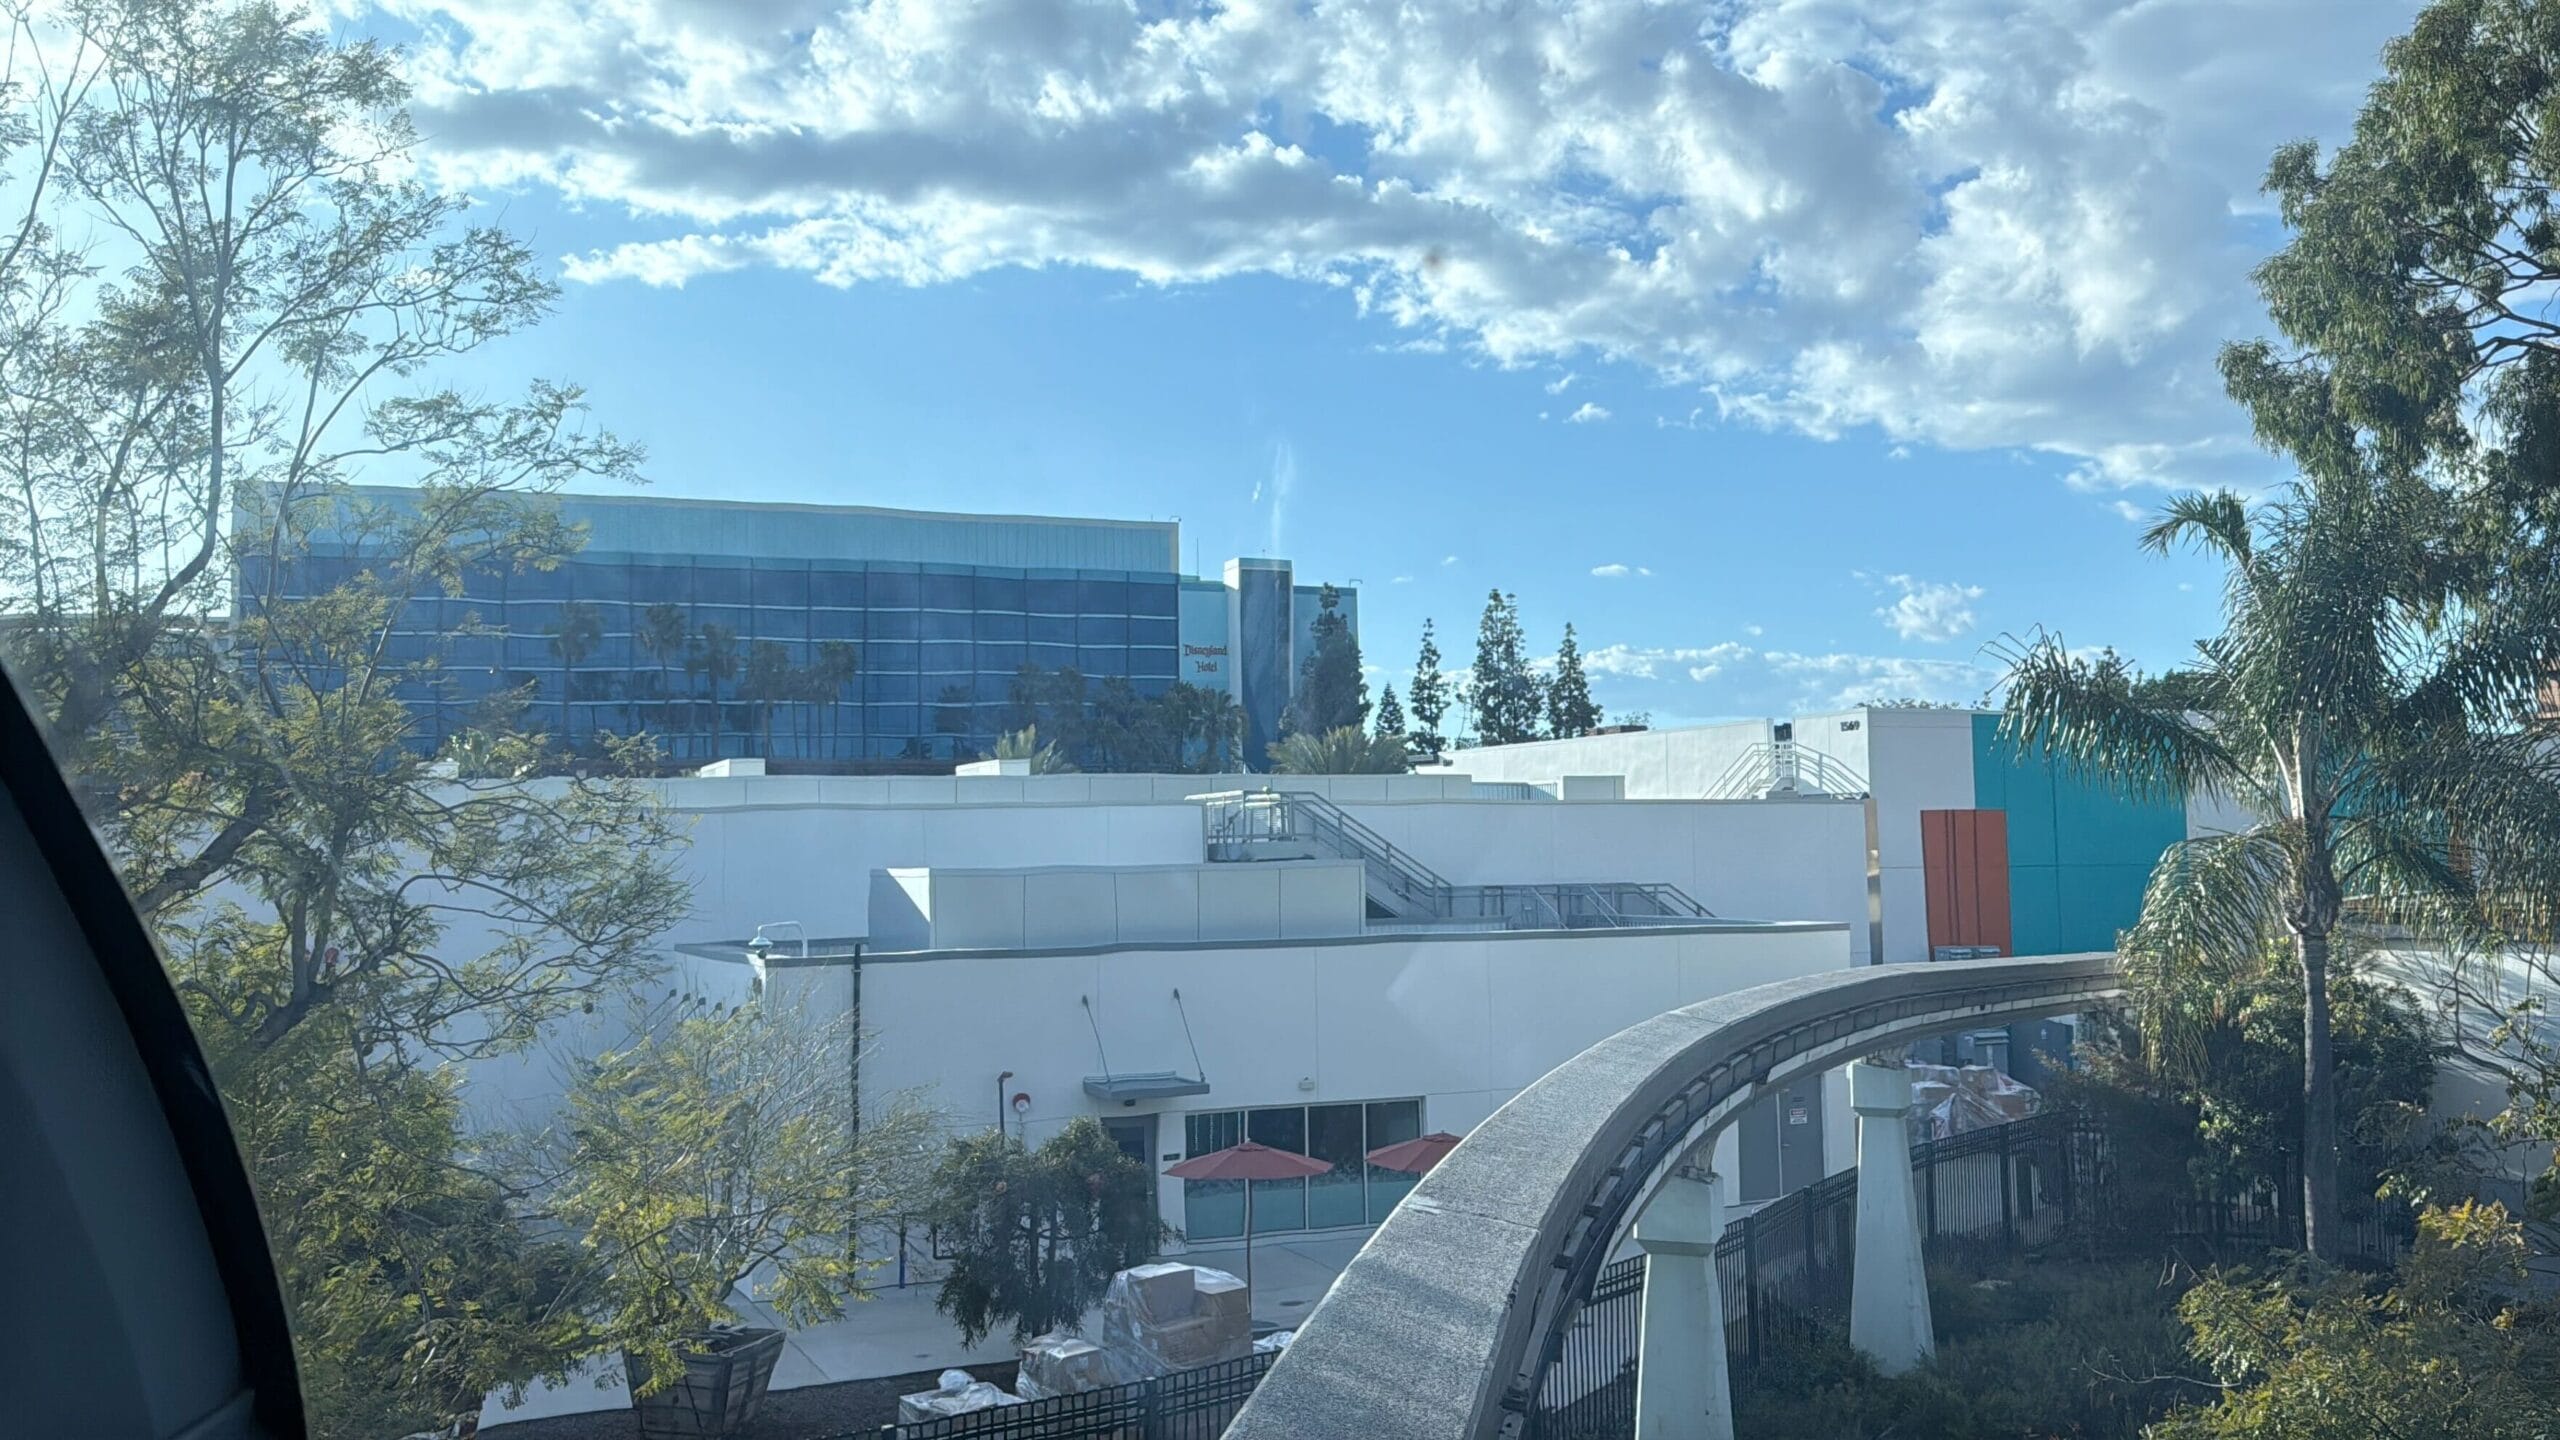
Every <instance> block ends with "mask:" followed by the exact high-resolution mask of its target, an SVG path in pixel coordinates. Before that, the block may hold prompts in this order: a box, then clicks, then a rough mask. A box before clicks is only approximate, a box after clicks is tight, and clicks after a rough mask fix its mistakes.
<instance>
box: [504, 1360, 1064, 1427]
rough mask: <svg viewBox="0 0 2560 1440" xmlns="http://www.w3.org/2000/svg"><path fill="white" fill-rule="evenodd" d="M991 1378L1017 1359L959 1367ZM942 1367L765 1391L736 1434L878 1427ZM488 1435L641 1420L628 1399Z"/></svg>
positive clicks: (1001, 1380) (1008, 1384)
mask: <svg viewBox="0 0 2560 1440" xmlns="http://www.w3.org/2000/svg"><path fill="white" fill-rule="evenodd" d="M958 1368H960V1369H963V1370H966V1371H968V1372H969V1373H970V1374H972V1375H975V1376H977V1377H978V1378H979V1379H981V1380H984V1381H987V1382H989V1383H990V1384H995V1385H1001V1386H1003V1387H1005V1388H1006V1389H1008V1390H1010V1389H1012V1388H1013V1371H1014V1362H1012V1361H1010V1360H1005V1361H999V1362H997V1363H996V1364H993V1365H963V1366H960V1367H958ZM941 1377H942V1372H941V1371H940V1370H918V1371H916V1372H915V1373H913V1374H910V1375H892V1376H889V1377H888V1378H886V1379H883V1380H848V1381H845V1382H844V1383H842V1384H839V1385H803V1386H801V1387H799V1388H798V1389H796V1390H776V1391H773V1392H771V1393H769V1394H767V1395H766V1396H765V1397H764V1408H763V1409H762V1410H761V1411H759V1412H757V1414H756V1418H755V1423H754V1424H752V1425H749V1426H748V1427H747V1428H745V1429H743V1430H740V1431H738V1432H737V1440H820V1437H822V1436H835V1435H860V1434H868V1433H870V1432H874V1431H877V1430H878V1429H879V1428H880V1427H881V1426H883V1425H887V1424H891V1423H893V1422H895V1421H896V1420H897V1418H898V1397H899V1396H901V1395H913V1394H914V1393H916V1392H917V1391H919V1390H930V1389H932V1388H933V1387H934V1385H935V1383H936V1382H938V1381H939V1380H940V1379H941ZM480 1433H481V1434H482V1435H484V1436H487V1437H489V1440H632V1437H633V1436H635V1435H637V1434H639V1433H640V1423H639V1421H638V1420H637V1419H635V1418H634V1417H633V1415H632V1413H631V1408H630V1407H629V1406H628V1405H617V1406H615V1407H614V1408H613V1409H610V1410H598V1411H595V1412H593V1413H591V1414H586V1415H555V1416H552V1417H551V1418H549V1419H547V1420H516V1421H511V1422H508V1423H506V1424H502V1425H484V1426H482V1427H480Z"/></svg>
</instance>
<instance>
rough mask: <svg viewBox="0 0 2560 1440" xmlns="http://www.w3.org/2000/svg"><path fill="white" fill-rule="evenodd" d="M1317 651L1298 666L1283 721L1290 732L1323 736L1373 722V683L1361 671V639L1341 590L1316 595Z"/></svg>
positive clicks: (1328, 586) (1326, 587) (1326, 591)
mask: <svg viewBox="0 0 2560 1440" xmlns="http://www.w3.org/2000/svg"><path fill="white" fill-rule="evenodd" d="M1310 628H1311V629H1312V631H1313V632H1314V641H1315V648H1314V649H1313V650H1311V651H1310V652H1309V653H1308V655H1307V658H1306V660H1305V661H1304V662H1303V663H1302V664H1300V665H1299V667H1298V693H1297V694H1296V695H1295V696H1293V697H1291V699H1290V701H1289V712H1288V714H1287V715H1286V716H1285V717H1283V721H1284V726H1285V728H1286V729H1288V730H1290V731H1294V732H1299V733H1305V734H1313V735H1321V734H1324V733H1325V732H1326V731H1329V730H1339V729H1341V728H1342V727H1343V726H1345V725H1350V726H1355V727H1356V726H1360V725H1365V724H1367V723H1368V720H1369V681H1368V678H1367V677H1366V676H1364V675H1363V674H1361V672H1360V637H1359V636H1357V635H1355V634H1353V633H1352V631H1351V621H1350V619H1349V617H1347V616H1345V615H1344V614H1343V613H1342V592H1341V591H1340V590H1337V589H1335V588H1334V587H1333V586H1331V585H1327V586H1325V587H1324V588H1323V589H1322V590H1320V591H1318V592H1317V594H1316V618H1315V623H1314V625H1313V626H1311V627H1310Z"/></svg>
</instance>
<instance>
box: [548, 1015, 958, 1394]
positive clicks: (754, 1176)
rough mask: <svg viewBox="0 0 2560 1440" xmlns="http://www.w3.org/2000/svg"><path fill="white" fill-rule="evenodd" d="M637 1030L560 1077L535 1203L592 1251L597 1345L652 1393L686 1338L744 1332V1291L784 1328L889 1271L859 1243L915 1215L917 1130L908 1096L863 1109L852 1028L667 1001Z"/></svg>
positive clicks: (676, 1364)
mask: <svg viewBox="0 0 2560 1440" xmlns="http://www.w3.org/2000/svg"><path fill="white" fill-rule="evenodd" d="M631 1029H632V1039H631V1040H630V1041H629V1042H628V1043H626V1044H623V1045H620V1046H617V1047H614V1048H612V1049H609V1050H607V1051H604V1052H603V1053H601V1054H599V1055H597V1056H595V1057H594V1058H593V1059H592V1060H590V1061H587V1062H585V1063H584V1064H583V1065H582V1066H580V1067H578V1069H577V1072H576V1074H575V1075H574V1077H573V1078H571V1080H570V1082H569V1084H568V1087H567V1093H568V1112H567V1116H566V1118H565V1122H564V1123H562V1124H560V1125H556V1126H553V1127H551V1128H550V1129H549V1130H548V1131H546V1132H545V1142H546V1143H545V1150H544V1155H543V1158H544V1159H545V1160H546V1161H547V1162H548V1170H547V1175H546V1179H547V1188H546V1192H545V1193H546V1195H547V1198H548V1199H549V1201H550V1206H551V1213H552V1215H553V1217H554V1218H556V1219H557V1220H559V1221H560V1222H561V1223H562V1224H564V1225H565V1226H567V1228H568V1230H569V1232H570V1233H571V1234H574V1235H575V1236H576V1237H577V1240H578V1244H579V1246H580V1248H581V1249H582V1250H583V1251H585V1252H586V1255H587V1260H588V1264H587V1270H588V1278H587V1280H586V1284H585V1288H584V1290H583V1292H582V1295H581V1298H582V1300H584V1302H585V1304H586V1308H587V1311H588V1314H589V1318H590V1320H591V1322H592V1323H593V1324H594V1326H595V1327H596V1333H595V1339H594V1341H593V1343H595V1344H599V1345H605V1346H611V1347H615V1348H618V1349H620V1350H622V1351H623V1352H624V1353H625V1354H626V1355H629V1356H631V1357H632V1358H633V1359H635V1360H637V1361H639V1362H641V1363H642V1364H643V1365H644V1366H645V1367H646V1370H647V1372H648V1375H649V1379H648V1380H647V1381H646V1382H645V1384H644V1389H655V1388H658V1387H661V1386H663V1385H665V1384H668V1383H670V1382H672V1381H673V1380H674V1379H675V1377H676V1376H677V1375H678V1374H679V1373H681V1360H680V1355H681V1353H682V1351H683V1349H684V1348H685V1346H686V1343H687V1341H688V1339H689V1338H690V1337H692V1336H694V1335H697V1334H699V1333H700V1332H701V1331H703V1330H705V1329H707V1328H709V1327H710V1326H712V1325H715V1324H723V1323H732V1322H735V1321H736V1320H737V1319H738V1318H739V1312H738V1310H737V1308H736V1305H735V1301H736V1299H737V1298H738V1295H739V1293H740V1291H741V1290H742V1289H743V1288H744V1287H745V1286H746V1285H747V1283H748V1281H749V1280H750V1279H751V1278H754V1277H758V1276H762V1277H763V1279H762V1281H761V1283H760V1284H759V1286H758V1288H757V1291H756V1297H755V1298H756V1299H757V1300H759V1301H760V1302H762V1303H763V1304H765V1305H766V1306H769V1307H770V1308H771V1309H772V1310H773V1312H774V1313H775V1314H777V1315H779V1316H781V1317H782V1318H783V1320H785V1321H786V1322H788V1323H789V1324H792V1325H795V1326H806V1325H811V1324H815V1323H817V1322H819V1321H822V1320H829V1319H833V1318H835V1317H837V1316H839V1315H842V1314H843V1313H844V1307H845V1302H846V1300H847V1299H848V1298H852V1297H856V1296H858V1295H860V1294H861V1290H860V1282H861V1278H862V1276H863V1274H864V1273H865V1272H866V1271H867V1270H870V1269H873V1268H876V1267H877V1266H879V1265H880V1264H882V1263H884V1262H883V1261H882V1260H880V1259H878V1258H865V1257H864V1255H863V1253H862V1250H861V1247H860V1245H859V1243H858V1241H859V1239H860V1237H861V1235H862V1234H863V1232H864V1231H865V1230H866V1229H868V1228H872V1227H878V1226H885V1225H887V1224H890V1223H893V1222H894V1221H895V1219H896V1217H898V1216H901V1215H905V1214H909V1213H912V1212H913V1211H914V1209H915V1208H916V1207H917V1206H918V1205H919V1204H920V1203H921V1194H922V1191H921V1188H920V1186H921V1181H922V1179H923V1175H922V1168H923V1167H922V1158H923V1156H924V1153H925V1150H924V1145H925V1133H926V1131H925V1124H924V1118H923V1116H922V1115H921V1114H920V1113H919V1112H918V1111H916V1110H915V1109H914V1108H913V1107H912V1106H911V1105H909V1104H907V1103H905V1102H904V1101H902V1100H901V1101H896V1102H892V1103H890V1104H887V1105H881V1104H877V1103H874V1104H872V1105H870V1106H867V1107H864V1106H861V1105H859V1104H858V1103H857V1098H856V1096H855V1094H854V1091H853V1087H852V1085H851V1084H850V1083H849V1081H848V1079H847V1076H848V1075H849V1074H850V1072H851V1065H852V1060H853V1052H854V1048H855V1045H856V1043H857V1036H856V1034H855V1032H854V1030H853V1028H852V1026H851V1024H850V1023H849V1021H847V1022H825V1021H818V1020H813V1019H809V1018H807V1017H804V1016H802V1015H800V1014H799V1013H797V1012H795V1011H791V1010H785V1009H768V1008H767V1007H766V1006H765V1005H763V1004H762V1003H749V1004H746V1005H741V1006H737V1007H734V1008H732V1009H729V1010H725V1011H724V1010H721V1009H720V1008H718V1007H716V1006H713V1007H706V1006H703V1005H701V1004H699V1003H698V1002H671V1003H666V1004H661V1005H659V1006H657V1007H654V1008H653V1009H651V1010H649V1011H645V1012H642V1013H640V1014H638V1015H636V1016H635V1017H634V1023H633V1025H632V1027H631Z"/></svg>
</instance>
